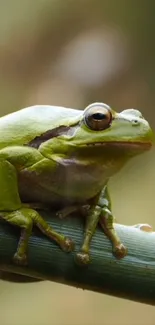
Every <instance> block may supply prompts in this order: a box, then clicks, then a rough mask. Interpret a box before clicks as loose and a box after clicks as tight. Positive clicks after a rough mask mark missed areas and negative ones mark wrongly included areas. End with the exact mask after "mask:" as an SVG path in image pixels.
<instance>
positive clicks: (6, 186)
mask: <svg viewBox="0 0 155 325" xmlns="http://www.w3.org/2000/svg"><path fill="white" fill-rule="evenodd" d="M0 182H1V192H0V216H1V218H3V219H4V220H6V221H7V222H9V223H10V224H13V225H15V226H18V227H20V228H21V236H20V240H19V243H18V248H17V251H16V253H15V255H14V262H15V263H18V264H26V263H27V248H28V240H29V237H30V235H31V232H32V226H33V224H35V225H36V226H37V227H38V228H39V229H40V230H41V231H42V232H43V233H44V234H45V235H46V236H47V237H49V238H50V239H52V240H54V241H55V242H57V243H58V244H59V245H60V247H61V248H62V249H63V250H64V251H71V250H73V248H74V245H73V242H72V240H71V239H69V238H66V237H65V236H63V235H61V234H59V233H57V232H55V231H54V230H53V229H52V228H51V227H50V226H49V225H48V224H47V223H46V221H45V220H44V219H43V218H42V217H41V216H40V214H39V213H38V212H37V211H35V210H34V209H30V208H25V207H23V206H22V203H21V201H20V196H19V193H18V182H17V173H16V169H15V167H14V166H13V165H12V164H11V163H10V162H8V161H7V160H0Z"/></svg>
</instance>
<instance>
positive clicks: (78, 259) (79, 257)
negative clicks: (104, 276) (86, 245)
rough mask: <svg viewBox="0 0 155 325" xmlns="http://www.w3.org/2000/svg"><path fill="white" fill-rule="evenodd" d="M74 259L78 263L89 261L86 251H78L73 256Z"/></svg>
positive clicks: (87, 262) (85, 263)
mask: <svg viewBox="0 0 155 325" xmlns="http://www.w3.org/2000/svg"><path fill="white" fill-rule="evenodd" d="M75 260H76V263H77V264H79V265H87V264H89V263H90V256H89V254H88V253H84V252H78V253H77V254H76V256H75Z"/></svg>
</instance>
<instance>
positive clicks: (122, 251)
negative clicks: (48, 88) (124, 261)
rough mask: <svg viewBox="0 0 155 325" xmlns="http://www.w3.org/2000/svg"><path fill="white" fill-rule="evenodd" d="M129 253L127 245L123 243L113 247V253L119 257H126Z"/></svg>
mask: <svg viewBox="0 0 155 325" xmlns="http://www.w3.org/2000/svg"><path fill="white" fill-rule="evenodd" d="M127 253H128V250H127V247H126V246H124V245H123V244H122V243H120V244H118V245H116V246H115V247H114V249H113V254H114V255H115V257H117V258H118V259H121V258H123V257H125V256H126V255H127Z"/></svg>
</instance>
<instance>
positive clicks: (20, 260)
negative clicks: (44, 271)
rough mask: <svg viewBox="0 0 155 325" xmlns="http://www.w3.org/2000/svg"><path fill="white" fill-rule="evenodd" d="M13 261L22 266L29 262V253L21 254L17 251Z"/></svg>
mask: <svg viewBox="0 0 155 325" xmlns="http://www.w3.org/2000/svg"><path fill="white" fill-rule="evenodd" d="M13 263H14V264H16V265H21V266H25V265H27V264H28V262H27V255H26V254H23V255H19V254H18V253H15V255H14V257H13Z"/></svg>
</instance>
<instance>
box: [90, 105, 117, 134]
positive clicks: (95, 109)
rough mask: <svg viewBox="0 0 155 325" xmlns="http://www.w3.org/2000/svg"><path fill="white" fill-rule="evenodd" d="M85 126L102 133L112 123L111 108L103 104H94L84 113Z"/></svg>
mask: <svg viewBox="0 0 155 325" xmlns="http://www.w3.org/2000/svg"><path fill="white" fill-rule="evenodd" d="M84 122H85V124H86V125H87V126H88V127H89V128H90V129H92V130H94V131H102V130H105V129H107V128H109V127H110V125H111V122H112V112H111V108H110V107H109V106H108V105H106V104H103V103H94V104H91V105H89V106H88V107H86V109H85V111H84Z"/></svg>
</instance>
